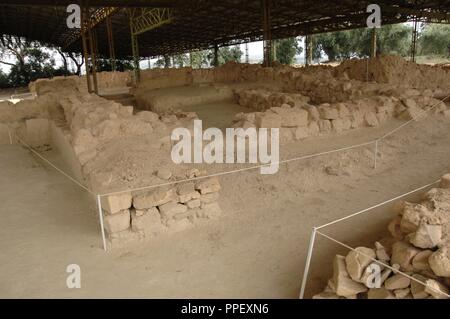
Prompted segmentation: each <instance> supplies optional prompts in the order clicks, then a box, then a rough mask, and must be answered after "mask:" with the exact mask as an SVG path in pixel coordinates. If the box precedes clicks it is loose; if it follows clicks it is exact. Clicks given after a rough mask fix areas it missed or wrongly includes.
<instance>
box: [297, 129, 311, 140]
mask: <svg viewBox="0 0 450 319" xmlns="http://www.w3.org/2000/svg"><path fill="white" fill-rule="evenodd" d="M294 134H295V139H296V140H297V141H299V140H304V139H305V138H307V137H308V136H309V129H308V128H306V127H297V128H296V129H295V133H294Z"/></svg>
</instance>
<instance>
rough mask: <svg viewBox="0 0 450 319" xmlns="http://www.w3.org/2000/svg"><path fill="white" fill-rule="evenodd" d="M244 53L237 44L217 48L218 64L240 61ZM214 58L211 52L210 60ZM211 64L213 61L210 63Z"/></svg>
mask: <svg viewBox="0 0 450 319" xmlns="http://www.w3.org/2000/svg"><path fill="white" fill-rule="evenodd" d="M243 54H244V53H243V52H242V50H241V47H240V46H239V45H234V46H231V47H222V48H220V49H219V65H221V64H224V63H227V62H231V61H233V62H241V58H242V55H243ZM213 60H214V52H211V55H210V61H211V62H212V61H213ZM210 64H213V63H210Z"/></svg>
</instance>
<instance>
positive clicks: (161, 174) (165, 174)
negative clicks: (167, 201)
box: [156, 168, 172, 180]
mask: <svg viewBox="0 0 450 319" xmlns="http://www.w3.org/2000/svg"><path fill="white" fill-rule="evenodd" d="M156 176H157V177H158V178H160V179H163V180H169V179H170V178H171V177H172V172H171V171H170V170H168V169H167V168H161V169H159V170H158V171H157V172H156Z"/></svg>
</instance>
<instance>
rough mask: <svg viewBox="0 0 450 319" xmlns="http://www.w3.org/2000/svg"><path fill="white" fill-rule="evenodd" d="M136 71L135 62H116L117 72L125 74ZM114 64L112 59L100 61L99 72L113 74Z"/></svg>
mask: <svg viewBox="0 0 450 319" xmlns="http://www.w3.org/2000/svg"><path fill="white" fill-rule="evenodd" d="M133 69H134V65H133V61H129V60H116V71H118V72H124V71H130V70H133ZM111 71H112V64H111V61H110V59H99V60H98V64H97V72H111Z"/></svg>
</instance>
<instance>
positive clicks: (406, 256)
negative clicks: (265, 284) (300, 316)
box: [314, 174, 450, 299]
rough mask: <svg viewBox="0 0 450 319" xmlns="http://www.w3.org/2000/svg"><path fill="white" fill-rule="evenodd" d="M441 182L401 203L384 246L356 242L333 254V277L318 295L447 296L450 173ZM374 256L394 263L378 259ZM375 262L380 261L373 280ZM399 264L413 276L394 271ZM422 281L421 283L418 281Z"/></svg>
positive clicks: (346, 296) (327, 297)
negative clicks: (419, 197) (416, 198)
mask: <svg viewBox="0 0 450 319" xmlns="http://www.w3.org/2000/svg"><path fill="white" fill-rule="evenodd" d="M440 187H441V188H435V189H432V190H430V191H429V192H427V193H426V194H425V196H424V200H423V201H422V202H421V203H420V204H412V203H407V202H404V203H402V211H401V213H400V214H399V215H398V216H397V217H396V218H395V219H394V220H393V221H392V222H391V223H390V224H389V226H388V229H389V232H390V234H391V238H387V239H386V240H385V242H386V243H391V244H389V245H388V244H385V246H383V245H382V244H381V243H379V242H376V243H375V246H374V247H373V248H367V247H359V248H357V249H355V251H351V252H350V253H349V254H348V255H347V256H345V257H344V256H340V255H337V256H336V257H335V258H334V263H333V278H332V279H330V280H329V281H328V285H327V287H326V288H325V290H324V291H323V292H322V293H320V294H318V295H316V296H314V298H316V299H323V298H326V299H335V298H348V299H355V298H359V299H364V298H368V299H408V298H414V299H428V298H430V299H447V298H448V297H447V296H446V295H445V294H447V295H448V294H449V293H450V291H449V288H450V174H449V175H445V176H444V177H443V178H442V180H441V186H440ZM375 260H378V261H380V262H382V263H383V264H385V265H390V266H391V267H392V268H393V269H390V268H387V267H385V266H383V265H382V264H380V263H378V262H376V261H375ZM374 265H378V266H380V268H379V269H380V270H381V273H380V276H379V279H380V280H379V284H380V286H374V282H375V281H373V278H374V277H371V275H373V269H374V267H373V266H374ZM398 270H400V271H401V272H403V273H405V274H407V275H408V276H410V277H412V278H414V279H415V280H412V279H411V278H409V277H407V276H405V275H403V274H400V273H398ZM421 283H423V284H421Z"/></svg>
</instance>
